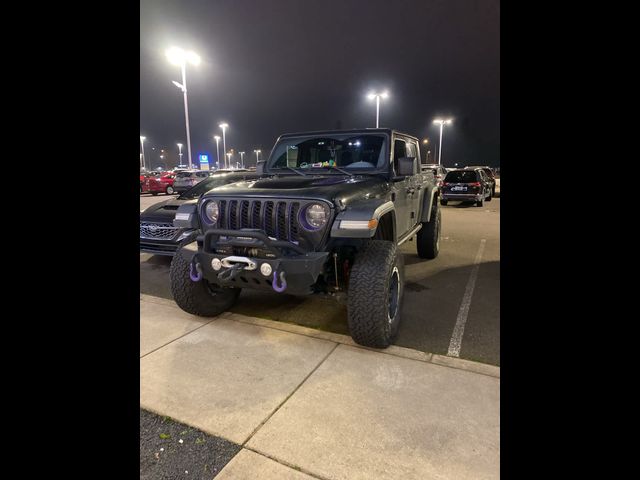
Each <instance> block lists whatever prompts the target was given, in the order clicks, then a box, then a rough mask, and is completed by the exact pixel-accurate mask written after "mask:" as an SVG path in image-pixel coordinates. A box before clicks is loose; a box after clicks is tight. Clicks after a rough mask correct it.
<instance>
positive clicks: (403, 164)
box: [396, 157, 418, 177]
mask: <svg viewBox="0 0 640 480" xmlns="http://www.w3.org/2000/svg"><path fill="white" fill-rule="evenodd" d="M417 173H418V159H417V158H416V157H401V158H399V159H398V171H397V172H396V174H397V175H398V176H399V177H406V176H407V175H415V174H417Z"/></svg>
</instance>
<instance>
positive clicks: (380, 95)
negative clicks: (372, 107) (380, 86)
mask: <svg viewBox="0 0 640 480" xmlns="http://www.w3.org/2000/svg"><path fill="white" fill-rule="evenodd" d="M388 96H389V92H387V91H386V90H385V91H384V92H382V93H376V92H371V93H370V94H369V95H368V98H369V100H373V99H374V98H375V99H376V128H378V119H379V118H380V98H387V97H388Z"/></svg>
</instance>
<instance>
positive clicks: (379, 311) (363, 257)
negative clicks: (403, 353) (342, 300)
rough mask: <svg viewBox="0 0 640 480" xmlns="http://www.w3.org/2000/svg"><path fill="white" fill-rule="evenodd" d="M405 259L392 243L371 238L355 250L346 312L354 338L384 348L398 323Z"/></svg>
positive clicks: (390, 339)
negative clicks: (358, 249) (357, 250)
mask: <svg viewBox="0 0 640 480" xmlns="http://www.w3.org/2000/svg"><path fill="white" fill-rule="evenodd" d="M403 291H404V261H403V257H402V254H401V253H399V251H398V248H397V246H396V244H395V243H393V242H389V241H387V240H371V241H369V242H367V243H366V244H365V246H364V247H363V248H362V249H361V250H360V251H359V252H358V253H357V255H356V258H355V260H354V263H353V267H352V268H351V271H350V273H349V295H348V300H347V312H348V323H349V332H350V333H351V337H352V338H353V340H354V341H355V342H357V343H359V344H360V345H364V346H366V347H375V348H386V347H388V346H389V345H391V343H392V342H393V339H394V338H395V335H396V333H397V331H398V326H399V324H400V306H401V304H402V296H403Z"/></svg>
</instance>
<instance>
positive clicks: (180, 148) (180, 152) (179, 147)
mask: <svg viewBox="0 0 640 480" xmlns="http://www.w3.org/2000/svg"><path fill="white" fill-rule="evenodd" d="M178 151H179V153H178V155H180V165H182V144H181V143H179V144H178Z"/></svg>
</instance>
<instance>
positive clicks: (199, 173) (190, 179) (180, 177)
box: [173, 170, 213, 193]
mask: <svg viewBox="0 0 640 480" xmlns="http://www.w3.org/2000/svg"><path fill="white" fill-rule="evenodd" d="M212 173H213V172H211V171H208V170H187V171H185V172H178V173H177V174H176V178H175V179H174V181H173V189H174V190H175V191H176V192H177V193H182V192H185V191H187V190H189V189H190V188H191V187H193V186H194V185H196V184H197V183H199V182H201V181H202V180H204V179H205V178H207V177H208V176H210V175H211V174H212Z"/></svg>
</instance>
